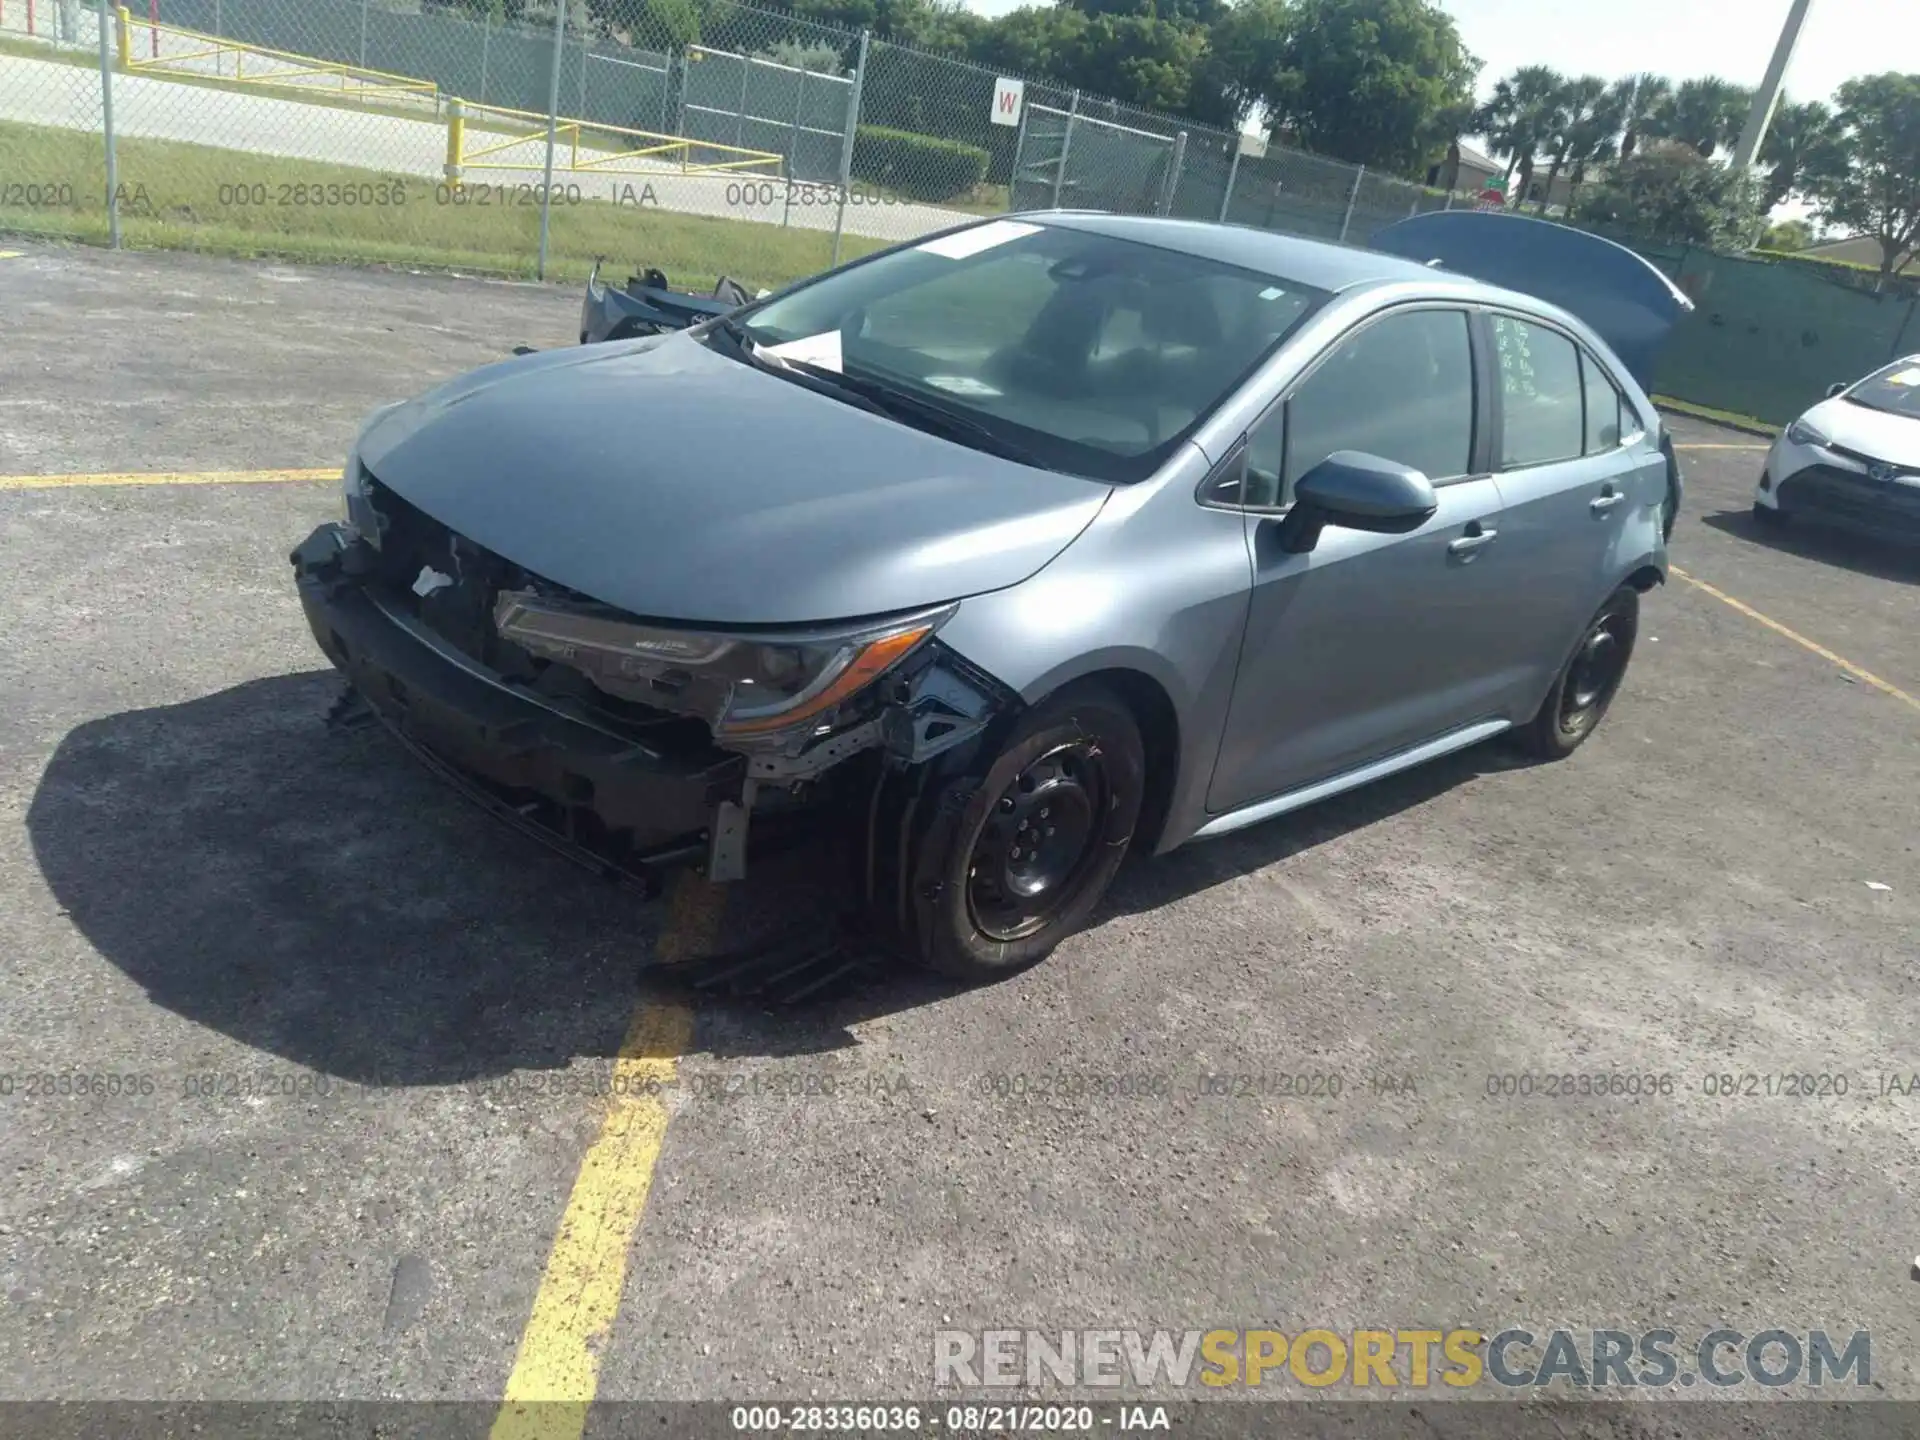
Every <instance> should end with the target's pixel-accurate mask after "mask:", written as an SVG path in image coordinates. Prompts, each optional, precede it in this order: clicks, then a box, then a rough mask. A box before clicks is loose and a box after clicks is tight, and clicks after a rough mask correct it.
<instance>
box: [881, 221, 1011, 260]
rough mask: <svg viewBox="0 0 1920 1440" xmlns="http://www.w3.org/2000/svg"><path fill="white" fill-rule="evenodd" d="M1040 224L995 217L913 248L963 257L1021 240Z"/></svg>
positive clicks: (954, 257)
mask: <svg viewBox="0 0 1920 1440" xmlns="http://www.w3.org/2000/svg"><path fill="white" fill-rule="evenodd" d="M1039 228H1040V227H1039V226H1038V225H1028V224H1026V223H1025V222H1024V221H1020V220H994V221H991V222H989V223H988V224H985V225H976V226H974V227H973V229H971V230H962V231H960V232H959V233H958V234H954V235H942V236H940V237H939V238H938V239H934V240H928V241H926V242H925V243H923V244H920V245H916V246H914V247H913V248H914V249H916V250H923V251H925V252H926V253H927V254H929V255H940V256H944V257H945V258H946V259H948V260H964V259H966V258H967V257H968V256H969V255H978V254H979V253H980V252H981V251H982V250H991V249H993V247H994V246H996V245H1005V244H1006V243H1007V242H1008V241H1009V240H1021V239H1024V238H1025V237H1027V236H1028V235H1032V234H1034V233H1035V232H1036V231H1038V230H1039Z"/></svg>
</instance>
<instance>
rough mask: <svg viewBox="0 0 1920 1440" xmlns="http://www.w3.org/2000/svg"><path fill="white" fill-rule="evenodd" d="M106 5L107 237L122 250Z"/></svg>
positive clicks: (105, 0)
mask: <svg viewBox="0 0 1920 1440" xmlns="http://www.w3.org/2000/svg"><path fill="white" fill-rule="evenodd" d="M107 4H108V0H100V131H101V134H102V136H103V137H104V138H105V140H106V145H107V238H108V240H109V241H110V242H111V244H112V245H113V248H114V249H116V250H118V249H119V248H120V167H119V163H118V157H117V156H116V155H115V154H114V148H113V51H112V47H111V46H110V44H109V43H108V40H107Z"/></svg>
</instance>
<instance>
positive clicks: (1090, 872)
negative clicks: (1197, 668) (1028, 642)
mask: <svg viewBox="0 0 1920 1440" xmlns="http://www.w3.org/2000/svg"><path fill="white" fill-rule="evenodd" d="M1145 777H1146V763H1145V748H1144V746H1143V745H1142V743H1141V739H1140V729H1139V726H1138V725H1137V724H1136V723H1135V721H1134V718H1133V714H1132V712H1131V711H1130V710H1129V709H1128V708H1127V705H1126V703H1125V702H1124V701H1123V700H1121V699H1120V698H1119V696H1117V695H1115V694H1114V693H1113V692H1112V691H1111V690H1108V689H1107V688H1106V687H1105V686H1101V685H1097V684H1088V685H1081V686H1073V687H1070V688H1069V689H1067V690H1064V691H1062V692H1061V693H1059V694H1057V695H1055V696H1053V697H1051V698H1050V699H1048V700H1046V701H1044V702H1042V703H1041V704H1040V705H1038V706H1036V707H1035V708H1034V709H1033V710H1031V711H1029V712H1028V713H1027V714H1026V715H1025V716H1023V717H1022V718H1021V719H1020V720H1019V722H1018V723H1017V724H1016V725H1015V726H1014V728H1013V729H1012V731H1011V732H1010V733H1009V734H1008V736H1007V737H1006V739H1005V741H1004V742H1003V743H1002V744H1001V745H1000V747H999V748H998V750H997V751H996V752H995V753H994V754H993V755H992V757H991V758H990V759H988V760H985V761H983V762H981V763H978V764H976V765H974V766H973V767H971V770H970V773H968V774H966V775H964V776H962V777H959V778H956V779H953V780H951V781H949V782H948V783H947V784H946V785H944V786H943V787H942V791H941V795H940V798H939V802H938V803H936V804H933V805H930V806H929V805H926V804H925V803H924V802H923V803H922V805H920V806H918V807H916V811H917V813H919V814H920V815H922V816H923V818H921V819H920V820H918V821H917V822H916V821H915V820H913V819H911V818H910V819H909V820H908V822H907V837H906V841H907V843H906V852H905V854H904V856H903V859H904V862H905V863H904V864H903V866H902V867H901V873H900V875H899V876H898V877H897V878H898V881H899V883H903V884H904V885H906V886H907V891H906V894H905V896H904V897H903V901H904V903H902V904H901V905H900V907H899V911H900V918H901V919H902V920H903V921H905V925H904V929H905V931H906V933H905V934H902V935H900V936H899V940H900V941H901V943H902V948H903V949H904V950H905V951H906V952H907V954H908V955H909V957H910V958H911V959H913V960H915V961H916V962H918V963H919V964H921V965H924V966H926V967H927V968H929V969H932V970H937V971H939V972H941V973H942V974H946V975H952V976H955V977H956V978H959V979H963V980H987V979H997V978H999V977H1001V976H1004V975H1009V974H1012V973H1014V972H1015V971H1018V970H1022V969H1025V968H1026V967H1027V966H1029V965H1032V964H1034V963H1036V962H1038V961H1040V960H1042V959H1044V958H1046V956H1047V955H1048V954H1049V953H1051V952H1052V950H1053V949H1054V947H1055V946H1057V945H1058V944H1059V943H1060V942H1061V941H1062V940H1064V939H1066V938H1067V937H1068V936H1069V935H1071V934H1073V932H1074V931H1076V930H1078V929H1079V928H1080V926H1081V925H1083V924H1084V923H1085V922H1086V919H1087V917H1088V915H1090V914H1091V913H1092V911H1093V908H1094V906H1096V905H1097V904H1098V903H1099V902H1100V898H1101V897H1102V896H1103V895H1105V894H1106V891H1107V887H1108V885H1109V884H1111V883H1112V880H1113V876H1114V873H1115V872H1116V871H1117V870H1118V869H1119V868H1120V863H1121V861H1122V860H1124V859H1125V858H1126V852H1127V846H1128V844H1129V843H1130V842H1131V841H1132V839H1133V831H1134V825H1135V822H1136V821H1137V820H1138V819H1139V815H1140V802H1141V797H1142V794H1143V792H1144V786H1145Z"/></svg>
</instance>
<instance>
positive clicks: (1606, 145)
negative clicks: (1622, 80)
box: [1567, 86, 1631, 215]
mask: <svg viewBox="0 0 1920 1440" xmlns="http://www.w3.org/2000/svg"><path fill="white" fill-rule="evenodd" d="M1630 108H1631V106H1630V101H1629V100H1628V98H1627V97H1625V96H1622V95H1621V94H1620V90H1619V87H1618V86H1609V87H1607V88H1606V89H1605V90H1603V91H1602V93H1601V94H1600V96H1599V98H1598V99H1596V100H1595V101H1594V102H1593V104H1592V105H1590V106H1588V107H1587V109H1586V112H1585V113H1584V114H1582V115H1579V116H1577V117H1576V118H1575V119H1574V121H1573V123H1572V124H1571V125H1570V126H1569V127H1568V139H1569V141H1570V142H1571V143H1570V145H1569V146H1568V151H1567V158H1568V159H1569V160H1571V161H1572V162H1573V171H1572V173H1571V175H1570V176H1569V177H1568V180H1567V213H1568V214H1569V215H1571V214H1572V213H1573V202H1574V199H1575V198H1576V197H1577V196H1578V195H1579V194H1580V187H1581V185H1583V184H1585V183H1586V179H1587V167H1588V166H1589V165H1605V164H1606V163H1608V162H1609V161H1610V160H1612V159H1613V158H1614V157H1615V156H1616V155H1617V154H1619V153H1620V147H1621V146H1622V145H1624V144H1625V143H1626V140H1625V137H1624V136H1623V135H1622V133H1621V131H1622V126H1623V125H1625V123H1626V119H1627V113H1628V111H1629V109H1630Z"/></svg>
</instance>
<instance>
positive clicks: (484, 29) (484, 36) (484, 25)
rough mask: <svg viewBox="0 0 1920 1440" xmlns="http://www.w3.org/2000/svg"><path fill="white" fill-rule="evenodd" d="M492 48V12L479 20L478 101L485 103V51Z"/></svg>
mask: <svg viewBox="0 0 1920 1440" xmlns="http://www.w3.org/2000/svg"><path fill="white" fill-rule="evenodd" d="M492 48H493V12H492V11H491V10H489V11H488V12H487V13H486V14H485V15H484V16H482V17H481V20H480V103H481V104H482V105H484V104H486V103H487V52H488V51H489V50H491V49H492Z"/></svg>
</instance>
